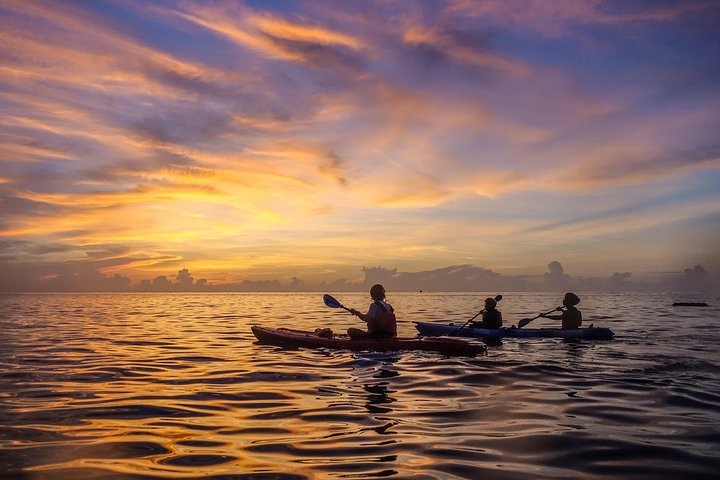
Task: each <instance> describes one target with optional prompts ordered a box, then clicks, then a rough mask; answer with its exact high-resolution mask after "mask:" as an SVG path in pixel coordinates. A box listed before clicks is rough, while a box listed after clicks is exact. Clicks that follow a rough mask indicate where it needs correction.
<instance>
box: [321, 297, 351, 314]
mask: <svg viewBox="0 0 720 480" xmlns="http://www.w3.org/2000/svg"><path fill="white" fill-rule="evenodd" d="M323 302H325V305H327V306H328V307H330V308H342V309H344V310H347V311H348V312H350V313H351V314H352V312H351V311H350V309H349V308H347V307H346V306H344V305H343V304H342V303H340V302H338V301H337V300H335V298H333V297H331V296H330V295H328V294H327V293H326V294H325V295H323Z"/></svg>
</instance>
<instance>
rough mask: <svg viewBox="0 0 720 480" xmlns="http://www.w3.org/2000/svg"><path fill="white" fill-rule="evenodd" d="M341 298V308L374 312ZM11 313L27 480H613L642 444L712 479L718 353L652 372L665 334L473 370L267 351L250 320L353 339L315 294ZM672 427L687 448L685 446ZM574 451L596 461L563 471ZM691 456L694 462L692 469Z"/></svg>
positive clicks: (16, 439) (461, 306)
mask: <svg viewBox="0 0 720 480" xmlns="http://www.w3.org/2000/svg"><path fill="white" fill-rule="evenodd" d="M346 297H347V298H348V301H346V302H345V303H347V304H356V305H362V304H364V302H365V301H366V300H365V296H364V295H350V294H348V295H346ZM508 297H510V298H509V299H508ZM518 297H519V299H518V300H517V301H513V300H512V296H510V295H506V299H505V300H503V302H504V303H503V310H504V316H505V317H506V318H522V317H523V316H527V314H528V313H532V312H536V311H544V310H547V307H548V305H551V304H552V302H553V301H554V300H555V298H554V297H553V296H549V295H545V296H542V295H529V294H526V295H525V297H522V296H521V295H520V294H518ZM482 298H484V297H483V295H482V294H481V295H464V296H462V295H458V296H431V295H412V294H407V295H406V296H402V295H399V294H397V297H396V298H395V299H393V302H394V304H395V307H396V310H398V311H399V312H403V317H402V318H403V319H415V320H436V321H454V322H464V321H465V320H466V319H467V318H469V316H472V315H473V314H474V313H475V312H474V311H473V310H474V308H475V307H476V306H477V305H475V304H474V303H473V302H475V303H477V302H478V301H480V300H481V299H482ZM611 300H612V299H611V298H609V297H598V298H597V299H595V301H594V302H593V299H592V298H589V299H588V300H587V301H586V303H585V305H584V307H585V310H584V313H585V314H586V318H592V317H593V316H595V317H596V318H599V317H600V315H601V314H602V312H603V311H604V308H605V307H606V306H607V304H608V302H610V301H611ZM621 300H622V299H620V300H617V301H621ZM440 301H442V302H443V305H444V307H445V308H446V309H447V310H448V311H454V312H455V313H454V314H447V313H445V314H442V316H443V318H432V316H431V315H429V314H428V313H427V312H430V311H433V309H432V306H433V305H435V304H437V303H438V302H440ZM623 301H624V300H623ZM646 301H648V302H649V300H647V299H646ZM0 302H4V303H3V304H2V307H0V319H1V321H2V327H3V331H4V332H5V335H6V338H7V340H8V341H7V343H5V345H4V348H3V349H2V353H1V355H2V356H1V357H0V360H1V361H2V367H3V373H2V376H1V377H0V404H1V405H2V409H3V412H4V415H3V420H0V427H2V430H0V433H1V436H0V442H2V443H1V444H0V445H2V451H0V460H2V464H3V465H4V466H5V467H6V470H7V471H10V472H14V473H15V474H16V475H17V476H22V478H38V479H43V480H45V479H56V478H57V479H59V478H113V479H114V478H140V477H142V478H150V477H154V478H196V477H198V476H204V477H210V478H212V477H213V476H214V477H217V478H223V479H224V478H236V477H232V476H233V475H235V476H237V475H241V474H254V475H256V476H259V477H257V478H283V479H293V478H313V479H323V478H338V477H346V478H348V477H349V478H379V477H383V476H389V477H393V476H394V477H397V478H423V479H426V478H443V479H444V478H480V477H481V476H482V477H486V476H492V474H493V472H497V471H502V472H504V473H505V474H508V475H509V476H510V477H512V476H524V477H527V476H528V475H529V476H530V477H532V476H533V475H535V476H539V477H542V478H555V477H557V478H563V477H567V476H568V475H570V476H596V477H598V478H600V477H602V476H603V475H608V476H612V475H614V474H618V473H621V472H622V471H623V469H627V468H631V469H632V468H638V465H639V464H640V463H642V464H643V465H644V464H645V463H643V462H645V460H646V457H644V456H643V455H645V453H643V451H642V450H637V454H638V457H637V458H638V460H634V459H633V457H632V455H631V454H629V455H625V456H622V457H620V458H621V459H622V460H620V461H618V460H617V454H618V452H621V451H628V450H629V451H630V452H632V451H633V449H634V448H637V445H638V444H642V443H643V442H653V444H654V445H657V444H662V445H663V448H664V449H665V450H662V451H664V452H665V454H666V456H667V458H668V460H667V462H665V463H664V464H663V463H662V461H661V460H660V461H661V464H662V466H663V468H664V470H662V471H667V472H669V473H668V478H670V473H673V472H675V473H677V470H678V469H681V468H682V470H683V471H691V472H693V471H694V472H695V473H696V474H698V475H700V477H701V476H702V475H703V474H705V473H707V472H708V471H710V470H709V467H708V465H710V464H711V460H712V459H711V456H708V455H707V453H703V452H707V450H705V449H706V448H707V443H703V442H706V441H700V440H693V439H694V438H708V437H707V436H708V435H710V434H711V433H712V432H711V429H712V427H711V426H712V425H717V424H718V414H717V411H719V410H718V409H717V407H718V406H719V405H720V399H718V397H717V395H716V394H715V393H711V392H716V391H718V390H720V388H716V387H719V386H720V385H719V383H720V382H719V381H718V377H719V376H718V371H717V364H716V363H714V360H713V359H715V360H716V353H717V351H716V349H715V347H713V346H712V345H715V344H716V343H708V344H707V345H705V344H702V343H697V342H696V345H695V350H694V353H693V355H694V357H692V358H689V359H687V361H688V362H690V363H689V364H690V365H691V366H692V368H691V369H689V370H688V371H685V370H683V371H680V372H677V371H676V372H674V373H673V374H672V375H670V376H665V375H664V373H662V369H658V370H657V372H656V371H655V370H643V369H646V368H647V366H648V365H649V364H650V365H652V364H653V362H655V361H657V358H658V356H660V357H662V355H667V356H668V357H672V358H673V359H674V360H676V361H682V359H681V358H680V357H679V353H678V352H679V351H683V352H686V349H685V350H683V349H682V347H683V346H682V345H680V347H678V348H680V350H670V348H676V345H675V344H677V343H678V342H679V340H678V334H677V332H675V333H673V336H674V337H673V338H674V342H675V344H673V345H675V346H672V345H671V344H670V343H662V337H661V336H660V334H658V335H657V336H656V341H657V342H659V343H657V344H656V345H654V346H651V347H650V348H648V347H647V346H646V345H645V344H644V343H643V342H642V341H639V340H640V338H641V337H639V336H638V335H637V334H636V335H635V336H632V334H628V333H626V332H628V331H630V332H632V328H636V327H635V326H634V325H635V324H636V321H635V319H628V321H627V322H626V323H623V321H619V320H616V319H611V318H607V317H606V318H605V320H604V322H605V323H606V324H612V327H613V328H614V329H615V330H617V331H619V332H620V335H619V337H620V340H614V341H612V342H604V343H597V342H596V343H593V342H579V343H578V342H562V341H556V340H553V339H526V340H521V341H517V340H516V341H512V342H503V343H501V344H500V345H496V346H493V347H491V349H490V353H489V355H488V357H483V358H476V359H467V358H445V357H442V356H440V355H435V354H426V353H422V354H420V353H403V354H401V355H399V354H393V353H382V354H380V353H363V352H360V353H351V352H330V351H322V350H305V349H301V350H284V349H280V348H278V347H274V346H267V345H258V344H256V343H255V342H254V337H252V334H251V333H250V328H249V326H250V325H251V324H253V323H258V324H269V325H272V324H282V325H284V326H290V327H294V328H308V329H311V328H314V327H316V326H324V325H328V324H329V325H331V326H332V328H333V329H335V330H338V331H339V330H343V329H345V328H347V327H348V326H351V325H353V318H352V317H350V316H349V315H338V314H337V313H336V312H334V311H328V309H326V308H324V306H322V304H321V299H320V295H310V294H308V295H290V294H288V295H282V294H266V295H216V294H215V295H187V296H186V295H40V296H6V297H0ZM646 307H647V308H651V306H650V305H648V306H646ZM292 312H297V314H295V315H293V314H292ZM600 321H601V322H602V321H603V319H602V318H600ZM697 321H698V323H702V322H705V321H706V319H703V318H698V319H697ZM597 323H600V322H597V321H596V324H597ZM608 326H610V325H608ZM660 327H662V328H660ZM660 327H658V332H659V331H666V330H667V328H666V326H665V325H660ZM663 329H664V330H663ZM623 330H625V332H623ZM645 332H647V330H646V331H645ZM400 333H401V334H402V335H412V334H413V333H414V332H413V330H412V324H410V323H409V322H405V323H401V324H400ZM623 335H624V336H625V339H623ZM715 340H717V339H708V340H707V341H708V342H714V341H715ZM705 347H707V348H705ZM704 348H705V349H704ZM663 349H666V350H663ZM685 355H687V353H685ZM679 358H680V360H678V359H679ZM698 370H699V371H700V372H699V373H698ZM653 375H656V376H657V375H659V377H657V378H654V377H653ZM659 389H662V391H664V392H668V391H671V392H674V393H673V394H674V395H675V396H677V397H682V396H683V392H685V395H688V396H701V397H702V398H705V399H707V400H706V405H698V404H697V403H695V404H693V403H691V402H689V401H688V402H687V403H686V404H683V405H682V408H679V409H678V408H675V407H672V405H665V404H663V403H662V401H659V400H658V396H657V391H658V390H659ZM698 389H699V390H698ZM673 401H674V402H675V403H677V402H679V400H677V398H676V399H674V400H673ZM659 419H662V421H660V420H659ZM669 425H672V426H671V427H670V426H669ZM678 428H682V429H683V431H685V432H692V435H690V434H688V435H686V436H685V437H684V438H681V439H677V438H676V436H677V431H678ZM693 442H698V443H693ZM716 443H717V442H715V444H714V445H716ZM678 444H683V446H682V447H679V446H678ZM676 448H677V449H678V452H675V450H674V449H676ZM573 450H582V451H583V452H584V456H578V455H575V456H572V455H570V456H568V452H570V451H573ZM681 450H682V452H686V451H687V450H690V451H691V452H693V455H694V456H693V457H692V458H691V460H690V461H689V460H688V457H687V455H686V454H685V453H681V452H680V451H681ZM683 459H684V460H683ZM608 462H610V463H608ZM613 462H615V463H613ZM683 462H684V463H683ZM706 462H707V463H706ZM608 464H612V465H615V466H613V467H608V466H607V465H608ZM498 465H502V467H498ZM672 465H675V467H673V466H672ZM499 468H500V470H498V469H499ZM643 468H647V467H643ZM673 468H675V469H676V470H675V471H674V470H673ZM650 473H651V474H653V476H655V477H656V478H661V477H662V472H660V473H659V474H658V472H657V471H652V472H650ZM262 475H265V476H262ZM223 476H224V477H223ZM243 478H244V477H243Z"/></svg>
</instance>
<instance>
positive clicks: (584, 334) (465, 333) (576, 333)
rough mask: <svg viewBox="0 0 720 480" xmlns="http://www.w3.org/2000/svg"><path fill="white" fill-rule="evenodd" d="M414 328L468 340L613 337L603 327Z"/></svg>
mask: <svg viewBox="0 0 720 480" xmlns="http://www.w3.org/2000/svg"><path fill="white" fill-rule="evenodd" d="M414 323H415V328H417V330H418V331H419V332H420V334H421V335H446V336H450V337H452V336H455V335H457V336H460V337H470V338H483V337H486V338H490V337H492V338H505V337H511V338H521V337H553V338H579V339H583V340H610V339H611V338H612V337H613V335H615V334H614V333H613V331H612V330H610V329H609V328H603V327H587V328H576V329H573V330H563V329H561V328H514V327H506V328H497V329H487V328H472V327H465V328H463V329H462V330H461V329H460V327H461V326H462V325H453V324H452V323H451V324H450V325H440V324H437V323H427V322H414Z"/></svg>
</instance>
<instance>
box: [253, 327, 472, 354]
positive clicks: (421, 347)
mask: <svg viewBox="0 0 720 480" xmlns="http://www.w3.org/2000/svg"><path fill="white" fill-rule="evenodd" d="M252 332H253V334H254V335H255V336H256V337H257V339H258V340H259V341H260V342H261V343H269V344H272V345H280V346H283V347H309V348H333V349H339V350H370V351H381V352H387V351H403V350H410V351H423V352H438V353H442V354H445V355H464V356H472V355H477V354H479V353H484V352H485V350H486V348H485V346H484V345H480V344H477V343H472V342H469V341H465V340H460V339H455V338H425V337H419V338H418V337H408V338H390V339H375V338H369V339H362V340H353V339H351V338H350V337H348V336H347V335H339V334H333V336H332V337H330V338H327V337H320V336H318V335H317V334H316V333H315V332H307V331H303V330H292V329H289V328H270V327H262V326H259V325H253V326H252Z"/></svg>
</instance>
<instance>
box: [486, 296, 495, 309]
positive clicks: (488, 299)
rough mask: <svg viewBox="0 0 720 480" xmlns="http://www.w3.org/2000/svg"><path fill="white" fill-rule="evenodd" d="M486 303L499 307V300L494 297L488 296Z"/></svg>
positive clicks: (491, 306)
mask: <svg viewBox="0 0 720 480" xmlns="http://www.w3.org/2000/svg"><path fill="white" fill-rule="evenodd" d="M485 305H487V306H489V307H490V308H495V307H497V300H495V299H494V298H491V297H488V298H486V299H485Z"/></svg>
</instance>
